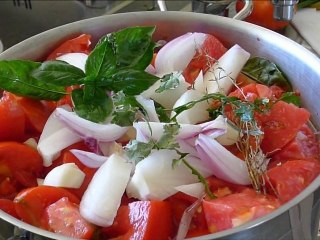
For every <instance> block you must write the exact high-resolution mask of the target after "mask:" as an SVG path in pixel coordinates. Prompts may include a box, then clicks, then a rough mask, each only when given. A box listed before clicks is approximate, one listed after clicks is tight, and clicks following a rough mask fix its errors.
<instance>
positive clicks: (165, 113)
mask: <svg viewBox="0 0 320 240" xmlns="http://www.w3.org/2000/svg"><path fill="white" fill-rule="evenodd" d="M154 105H155V108H156V113H157V114H158V117H159V120H160V122H164V123H168V122H170V115H169V113H170V112H171V110H170V111H169V110H168V109H165V108H164V107H163V106H161V105H160V104H159V103H157V102H154Z"/></svg>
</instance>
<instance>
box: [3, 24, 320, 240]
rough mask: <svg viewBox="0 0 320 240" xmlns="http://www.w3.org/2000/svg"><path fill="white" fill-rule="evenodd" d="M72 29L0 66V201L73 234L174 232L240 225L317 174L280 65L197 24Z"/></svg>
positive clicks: (309, 139) (300, 113)
mask: <svg viewBox="0 0 320 240" xmlns="http://www.w3.org/2000/svg"><path fill="white" fill-rule="evenodd" d="M154 31H155V27H152V26H150V27H130V28H125V29H122V30H119V31H117V32H112V33H108V34H107V35H105V36H103V37H102V38H101V39H100V40H99V42H98V43H97V45H96V46H95V47H94V48H93V49H91V44H90V36H89V35H87V34H82V35H80V36H78V37H77V38H74V39H70V40H68V41H66V42H64V43H62V44H61V45H60V46H58V47H57V48H56V49H55V50H54V51H53V52H52V53H51V54H50V55H49V56H48V58H47V60H46V61H43V62H34V61H29V60H10V61H9V60H8V61H7V60H2V61H0V88H1V89H3V90H2V97H1V100H0V198H1V199H0V209H1V210H2V211H5V212H7V213H9V214H11V215H12V216H14V217H16V218H18V219H20V220H22V221H24V222H27V223H29V224H32V225H34V226H36V227H39V228H43V229H46V230H48V231H52V232H55V233H58V234H62V235H65V236H69V237H75V238H81V239H95V238H97V239H110V238H124V239H127V238H128V239H129V238H130V239H132V238H134V239H153V237H154V236H158V238H159V239H171V238H174V237H175V238H176V239H183V238H185V237H195V236H202V235H206V234H210V233H215V232H218V231H222V230H225V229H229V228H232V227H236V226H239V225H241V224H243V223H245V222H248V221H250V220H253V219H256V218H258V217H261V216H263V215H266V214H268V213H270V212H272V211H274V210H275V209H277V208H278V207H279V206H281V205H282V204H284V203H286V202H287V201H289V200H291V199H292V198H294V197H295V196H296V195H297V194H298V193H300V192H301V191H302V190H303V189H304V188H305V187H307V186H308V185H309V184H310V183H311V182H312V181H313V180H314V179H315V178H316V177H317V176H318V175H319V172H320V163H319V148H318V141H317V139H316V136H315V134H314V131H313V129H312V128H311V125H310V123H309V118H310V113H309V112H308V110H306V109H304V108H302V107H301V106H300V94H299V92H297V91H293V89H292V86H291V84H290V82H289V81H288V79H287V77H286V76H285V74H284V73H283V72H282V71H281V70H280V69H279V67H278V66H277V65H276V64H274V63H273V62H271V61H269V60H267V59H263V58H259V57H252V56H251V55H250V53H248V52H247V51H245V50H244V49H242V48H241V47H240V46H239V45H234V46H232V47H231V48H230V49H227V48H226V47H225V46H224V45H223V44H222V43H221V42H220V41H219V40H218V39H217V38H216V37H214V36H213V35H209V34H206V33H197V32H195V33H186V34H184V35H182V36H180V37H178V38H175V39H173V40H171V41H169V42H164V41H159V42H154V41H153V39H152V35H153V33H154Z"/></svg>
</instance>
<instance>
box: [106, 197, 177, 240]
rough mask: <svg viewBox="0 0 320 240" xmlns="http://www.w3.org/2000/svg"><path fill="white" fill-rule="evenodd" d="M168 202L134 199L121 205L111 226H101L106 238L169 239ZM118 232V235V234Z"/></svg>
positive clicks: (170, 225)
mask: <svg viewBox="0 0 320 240" xmlns="http://www.w3.org/2000/svg"><path fill="white" fill-rule="evenodd" d="M171 221H172V220H171V208H170V204H169V203H167V202H164V201H136V202H132V203H129V205H128V206H121V207H120V208H119V211H118V215H117V216H116V218H115V220H114V222H113V224H112V226H110V227H107V228H103V229H102V233H103V235H104V236H105V237H107V238H111V237H112V238H113V237H117V238H118V239H123V240H124V239H139V240H148V239H150V240H154V239H159V240H162V239H170V238H171V237H172V223H171ZM118 234H119V235H118Z"/></svg>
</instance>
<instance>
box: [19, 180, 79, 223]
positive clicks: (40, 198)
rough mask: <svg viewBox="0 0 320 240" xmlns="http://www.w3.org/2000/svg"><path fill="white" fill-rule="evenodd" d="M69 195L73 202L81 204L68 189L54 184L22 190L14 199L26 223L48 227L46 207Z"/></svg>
mask: <svg viewBox="0 0 320 240" xmlns="http://www.w3.org/2000/svg"><path fill="white" fill-rule="evenodd" d="M63 197H67V198H68V199H69V200H70V201H71V202H73V203H76V204H79V202H80V201H79V199H78V197H76V196H75V195H73V194H72V193H70V192H69V191H68V190H66V189H63V188H58V187H52V186H38V187H33V188H27V189H24V190H23V191H21V192H20V193H19V194H18V195H17V196H16V197H15V199H14V201H13V202H14V206H15V209H16V211H17V214H18V216H19V217H20V218H21V219H22V220H23V221H24V222H26V223H29V224H32V225H33V226H36V227H41V228H44V229H48V221H47V218H46V217H45V216H46V215H45V211H46V208H47V207H48V206H49V205H51V204H52V203H55V202H57V201H58V200H59V199H61V198H63Z"/></svg>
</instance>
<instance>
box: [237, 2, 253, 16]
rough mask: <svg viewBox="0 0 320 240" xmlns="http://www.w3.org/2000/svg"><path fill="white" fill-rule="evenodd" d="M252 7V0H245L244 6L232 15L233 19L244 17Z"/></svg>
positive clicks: (249, 12)
mask: <svg viewBox="0 0 320 240" xmlns="http://www.w3.org/2000/svg"><path fill="white" fill-rule="evenodd" d="M252 9H253V4H252V0H245V5H244V7H243V8H242V9H241V10H240V12H238V13H237V14H236V15H234V16H233V19H237V20H243V19H245V18H246V17H248V16H249V15H250V14H251V12H252Z"/></svg>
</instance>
